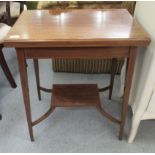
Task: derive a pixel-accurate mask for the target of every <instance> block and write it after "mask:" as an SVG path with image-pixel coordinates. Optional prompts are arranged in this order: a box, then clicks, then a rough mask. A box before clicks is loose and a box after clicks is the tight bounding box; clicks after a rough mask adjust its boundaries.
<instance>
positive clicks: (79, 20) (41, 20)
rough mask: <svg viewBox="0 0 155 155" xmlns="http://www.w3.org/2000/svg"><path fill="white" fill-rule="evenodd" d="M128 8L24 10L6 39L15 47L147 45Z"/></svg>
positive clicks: (142, 31)
mask: <svg viewBox="0 0 155 155" xmlns="http://www.w3.org/2000/svg"><path fill="white" fill-rule="evenodd" d="M149 41H150V39H149V36H148V35H147V33H146V32H145V31H144V30H143V28H142V27H141V26H140V25H139V24H138V23H137V21H135V20H133V18H132V16H131V15H130V14H129V12H128V11H127V10H126V9H110V10H108V9H105V10H97V9H91V10H90V9H83V10H51V11H49V10H44V11H42V10H37V11H36V10H30V11H23V13H22V14H21V16H20V17H19V19H18V21H17V22H16V23H15V25H14V26H13V29H12V30H11V31H10V32H9V34H8V36H7V38H6V39H5V45H6V46H15V47H24V48H25V47H79V46H80V47H84V46H88V47H90V46H95V47H96V46H147V45H148V44H149Z"/></svg>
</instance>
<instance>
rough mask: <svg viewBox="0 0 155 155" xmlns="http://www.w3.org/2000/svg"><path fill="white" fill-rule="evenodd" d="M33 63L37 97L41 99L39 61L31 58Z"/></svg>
mask: <svg viewBox="0 0 155 155" xmlns="http://www.w3.org/2000/svg"><path fill="white" fill-rule="evenodd" d="M33 64H34V71H35V77H36V85H37V93H38V99H39V100H41V91H40V76H39V62H38V59H33Z"/></svg>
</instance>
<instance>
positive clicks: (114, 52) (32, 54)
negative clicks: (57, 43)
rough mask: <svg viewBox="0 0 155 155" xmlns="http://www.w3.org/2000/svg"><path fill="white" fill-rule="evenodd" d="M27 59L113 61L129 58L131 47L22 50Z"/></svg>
mask: <svg viewBox="0 0 155 155" xmlns="http://www.w3.org/2000/svg"><path fill="white" fill-rule="evenodd" d="M22 49H24V50H22V51H24V53H25V58H27V59H32V58H38V59H39V58H40V59H48V58H70V59H78V58H80V59H102V58H104V59H111V58H125V57H129V49H130V47H71V48H69V47H68V48H61V47H60V48H27V47H26V48H22Z"/></svg>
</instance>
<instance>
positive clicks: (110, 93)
mask: <svg viewBox="0 0 155 155" xmlns="http://www.w3.org/2000/svg"><path fill="white" fill-rule="evenodd" d="M116 67H117V59H115V58H113V59H112V65H111V77H110V89H109V99H110V100H111V96H112V91H113V85H114V78H115V72H116Z"/></svg>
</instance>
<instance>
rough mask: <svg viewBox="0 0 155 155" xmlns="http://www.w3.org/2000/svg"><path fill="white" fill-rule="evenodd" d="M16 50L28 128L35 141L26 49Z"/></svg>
mask: <svg viewBox="0 0 155 155" xmlns="http://www.w3.org/2000/svg"><path fill="white" fill-rule="evenodd" d="M16 50H17V57H18V64H19V72H20V80H21V86H22V92H23V99H24V105H25V111H26V117H27V123H28V129H29V134H30V138H31V141H34V137H33V129H32V117H31V106H30V97H29V88H28V77H27V67H26V61H25V60H26V58H25V52H24V49H16Z"/></svg>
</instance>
